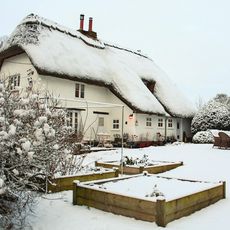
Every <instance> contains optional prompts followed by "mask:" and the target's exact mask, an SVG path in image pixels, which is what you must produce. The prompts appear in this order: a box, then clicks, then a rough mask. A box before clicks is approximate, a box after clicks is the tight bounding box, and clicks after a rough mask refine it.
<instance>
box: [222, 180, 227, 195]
mask: <svg viewBox="0 0 230 230" xmlns="http://www.w3.org/2000/svg"><path fill="white" fill-rule="evenodd" d="M222 183H223V199H225V198H226V181H222Z"/></svg>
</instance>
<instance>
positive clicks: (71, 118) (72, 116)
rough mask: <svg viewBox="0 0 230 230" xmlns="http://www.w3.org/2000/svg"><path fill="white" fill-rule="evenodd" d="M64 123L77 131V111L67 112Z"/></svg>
mask: <svg viewBox="0 0 230 230" xmlns="http://www.w3.org/2000/svg"><path fill="white" fill-rule="evenodd" d="M66 125H67V126H70V127H72V130H73V131H75V132H77V131H78V113H77V112H73V111H68V112H67V119H66Z"/></svg>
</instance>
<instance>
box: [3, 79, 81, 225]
mask: <svg viewBox="0 0 230 230" xmlns="http://www.w3.org/2000/svg"><path fill="white" fill-rule="evenodd" d="M9 88H10V87H9V85H8V86H7V85H5V84H4V83H2V82H1V83H0V218H1V219H0V228H4V229H5V228H11V227H12V228H15V224H16V223H18V220H20V221H21V220H23V218H22V216H21V215H22V213H24V212H23V211H24V210H26V208H25V207H26V206H27V204H28V203H31V202H30V201H31V200H33V199H32V198H33V196H32V194H33V193H31V192H28V191H29V190H30V191H31V190H32V191H46V188H47V183H48V181H49V180H50V179H52V177H53V176H54V175H55V174H56V173H58V174H59V175H65V174H70V172H71V171H73V170H75V169H76V167H78V165H76V164H75V163H76V162H75V160H74V159H75V156H73V155H72V154H71V153H72V152H73V150H74V149H75V143H72V142H71V143H70V142H69V141H68V137H69V135H71V129H70V128H69V127H67V126H66V125H65V122H64V121H65V117H66V113H65V111H64V110H61V109H58V108H57V103H58V102H57V101H56V100H51V99H50V100H48V99H47V98H46V99H44V96H43V99H41V95H40V94H39V93H38V92H33V91H32V90H30V91H28V92H21V93H20V92H18V91H11V90H9ZM79 162H81V161H79ZM23 207H24V209H23ZM27 207H28V206H27ZM22 209H23V210H22ZM17 217H18V218H17ZM20 221H19V222H20ZM1 224H2V226H1Z"/></svg>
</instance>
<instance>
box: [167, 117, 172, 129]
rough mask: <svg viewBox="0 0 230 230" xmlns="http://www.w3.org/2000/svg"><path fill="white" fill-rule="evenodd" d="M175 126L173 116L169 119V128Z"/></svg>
mask: <svg viewBox="0 0 230 230" xmlns="http://www.w3.org/2000/svg"><path fill="white" fill-rule="evenodd" d="M172 127H173V121H172V119H171V118H169V119H168V128H172Z"/></svg>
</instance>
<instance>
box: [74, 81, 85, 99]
mask: <svg viewBox="0 0 230 230" xmlns="http://www.w3.org/2000/svg"><path fill="white" fill-rule="evenodd" d="M75 97H79V98H84V97H85V85H82V84H78V83H76V84H75Z"/></svg>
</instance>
